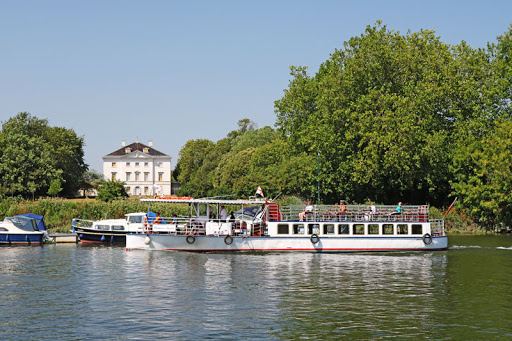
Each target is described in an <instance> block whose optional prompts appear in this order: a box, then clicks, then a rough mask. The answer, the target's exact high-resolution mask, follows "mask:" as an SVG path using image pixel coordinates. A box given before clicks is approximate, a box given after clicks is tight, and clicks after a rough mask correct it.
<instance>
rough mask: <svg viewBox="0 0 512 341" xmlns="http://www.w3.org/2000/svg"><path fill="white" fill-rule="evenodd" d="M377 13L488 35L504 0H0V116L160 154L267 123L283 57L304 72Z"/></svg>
mask: <svg viewBox="0 0 512 341" xmlns="http://www.w3.org/2000/svg"><path fill="white" fill-rule="evenodd" d="M377 20H382V21H383V24H385V25H387V27H388V28H389V29H393V30H395V31H399V32H400V33H402V34H406V32H407V30H411V31H413V32H414V31H419V30H420V29H432V30H435V31H436V35H438V36H440V38H441V40H442V41H443V42H445V43H450V44H458V43H460V42H461V41H462V40H465V41H466V42H467V43H468V44H469V45H471V46H473V47H485V46H486V44H487V43H488V42H495V41H496V37H497V36H499V35H501V34H503V33H504V32H505V31H507V30H508V28H509V25H510V24H512V1H492V0H490V1H486V2H484V1H464V2H460V1H437V0H433V1H422V2H418V3H415V2H414V1H321V0H319V1H278V0H275V1H188V2H186V1H170V0H169V1H151V0H147V1H142V0H141V1H129V0H123V1H121V0H104V1H95V0H90V1H73V0H65V1H53V0H46V1H41V0H33V1H26V0H0V51H1V52H0V121H1V122H4V121H6V120H7V119H9V118H10V117H13V116H15V115H16V114H17V113H18V112H23V111H27V112H29V113H31V114H32V115H33V116H36V117H38V118H45V119H48V120H49V124H50V125H51V126H62V127H66V128H72V129H74V130H75V131H76V132H77V134H79V135H81V136H84V138H85V159H86V162H87V163H88V164H89V165H90V168H92V169H95V170H98V171H102V159H101V158H102V156H104V155H106V154H108V153H110V152H112V151H114V150H116V149H118V148H120V147H121V140H125V141H126V142H127V143H131V142H134V141H135V140H136V139H138V140H139V141H140V142H143V143H147V142H148V141H149V140H152V141H153V143H154V147H155V148H156V149H158V150H160V151H161V152H164V153H167V154H169V155H171V157H172V158H173V167H174V165H175V163H176V161H177V157H178V153H179V151H180V149H181V147H182V146H183V145H184V144H185V142H186V141H187V140H189V139H198V138H207V139H210V140H213V141H217V140H218V139H220V138H223V137H225V136H226V134H227V133H228V132H229V131H231V130H233V129H236V127H237V122H238V120H240V119H242V118H249V119H251V120H253V121H254V122H256V123H257V124H258V126H259V127H263V126H265V125H270V126H274V123H275V113H274V101H275V100H277V99H279V98H281V97H282V95H283V90H284V89H286V88H287V86H288V82H289V80H290V76H289V66H290V65H305V66H308V67H309V72H310V74H314V73H315V72H316V71H317V69H318V66H319V65H320V64H321V63H322V62H324V61H325V60H327V59H328V58H329V55H330V54H331V53H332V52H334V49H336V48H338V49H340V48H342V47H343V42H344V41H347V40H349V39H350V38H351V37H353V36H356V35H360V34H362V33H363V32H364V29H365V27H366V26H367V25H373V24H374V23H375V22H376V21H377Z"/></svg>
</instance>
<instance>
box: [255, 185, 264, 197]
mask: <svg viewBox="0 0 512 341" xmlns="http://www.w3.org/2000/svg"><path fill="white" fill-rule="evenodd" d="M256 194H259V195H261V196H263V191H262V190H261V187H260V186H258V189H257V190H256Z"/></svg>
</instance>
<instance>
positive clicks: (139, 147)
mask: <svg viewBox="0 0 512 341" xmlns="http://www.w3.org/2000/svg"><path fill="white" fill-rule="evenodd" d="M145 148H147V149H148V152H147V153H145V154H148V155H151V156H169V155H167V154H164V153H162V152H160V151H158V150H156V149H154V148H153V147H149V146H146V145H145V144H143V143H140V142H134V143H132V144H130V145H127V146H125V147H121V148H119V149H118V150H116V151H114V152H112V153H110V154H107V155H106V156H124V155H128V154H131V153H134V152H137V151H138V152H142V153H143V152H144V149H145ZM128 149H130V150H131V152H127V150H128Z"/></svg>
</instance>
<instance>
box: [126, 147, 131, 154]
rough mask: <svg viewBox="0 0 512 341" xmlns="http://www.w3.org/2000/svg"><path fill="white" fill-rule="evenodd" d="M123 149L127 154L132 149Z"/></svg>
mask: <svg viewBox="0 0 512 341" xmlns="http://www.w3.org/2000/svg"><path fill="white" fill-rule="evenodd" d="M124 151H125V152H126V154H128V153H131V152H132V149H131V148H126V149H125V150H124Z"/></svg>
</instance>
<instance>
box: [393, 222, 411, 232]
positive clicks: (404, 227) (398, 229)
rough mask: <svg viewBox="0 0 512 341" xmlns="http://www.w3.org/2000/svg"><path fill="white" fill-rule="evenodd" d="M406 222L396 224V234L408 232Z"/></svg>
mask: <svg viewBox="0 0 512 341" xmlns="http://www.w3.org/2000/svg"><path fill="white" fill-rule="evenodd" d="M407 227H408V226H407V224H398V225H397V226H396V232H397V233H398V234H409V230H408V229H407Z"/></svg>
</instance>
